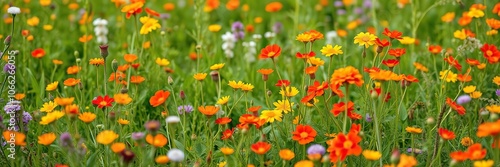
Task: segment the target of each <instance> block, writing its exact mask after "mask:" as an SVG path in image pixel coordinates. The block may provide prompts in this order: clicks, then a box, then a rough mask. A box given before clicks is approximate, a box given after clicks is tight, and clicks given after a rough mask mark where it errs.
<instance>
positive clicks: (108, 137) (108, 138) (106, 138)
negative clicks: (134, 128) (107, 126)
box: [96, 130, 119, 145]
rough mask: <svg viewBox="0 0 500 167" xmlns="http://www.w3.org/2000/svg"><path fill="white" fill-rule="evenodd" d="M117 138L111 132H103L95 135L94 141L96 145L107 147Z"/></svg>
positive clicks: (116, 135)
mask: <svg viewBox="0 0 500 167" xmlns="http://www.w3.org/2000/svg"><path fill="white" fill-rule="evenodd" d="M118 136H119V135H118V134H116V133H115V132H114V131H112V130H104V131H102V132H100V133H99V134H98V135H97V137H96V141H97V142H98V143H101V144H104V145H108V144H111V143H112V142H113V141H115V139H117V138H118Z"/></svg>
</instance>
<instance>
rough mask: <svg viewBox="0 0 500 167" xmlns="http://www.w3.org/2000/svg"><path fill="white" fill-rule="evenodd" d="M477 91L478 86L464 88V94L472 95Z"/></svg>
mask: <svg viewBox="0 0 500 167" xmlns="http://www.w3.org/2000/svg"><path fill="white" fill-rule="evenodd" d="M475 90H476V86H474V85H469V86H466V87H464V93H472V92H474V91H475Z"/></svg>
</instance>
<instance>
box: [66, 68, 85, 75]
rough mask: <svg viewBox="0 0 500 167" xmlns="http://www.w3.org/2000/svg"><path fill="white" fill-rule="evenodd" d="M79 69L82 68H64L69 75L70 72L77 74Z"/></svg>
mask: <svg viewBox="0 0 500 167" xmlns="http://www.w3.org/2000/svg"><path fill="white" fill-rule="evenodd" d="M80 69H82V67H79V66H71V67H68V69H67V70H66V72H67V73H68V74H70V75H71V74H77V73H78V72H79V71H80Z"/></svg>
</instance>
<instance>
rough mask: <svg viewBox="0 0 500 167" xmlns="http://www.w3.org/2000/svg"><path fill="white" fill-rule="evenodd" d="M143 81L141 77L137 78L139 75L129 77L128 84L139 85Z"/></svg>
mask: <svg viewBox="0 0 500 167" xmlns="http://www.w3.org/2000/svg"><path fill="white" fill-rule="evenodd" d="M144 80H146V79H145V78H144V77H142V76H139V75H134V76H130V83H133V84H140V83H142V82H143V81H144Z"/></svg>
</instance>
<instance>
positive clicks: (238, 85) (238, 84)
mask: <svg viewBox="0 0 500 167" xmlns="http://www.w3.org/2000/svg"><path fill="white" fill-rule="evenodd" d="M228 85H229V86H230V87H232V88H233V89H240V88H241V87H243V85H245V83H243V82H241V81H238V82H236V81H229V84H228Z"/></svg>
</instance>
